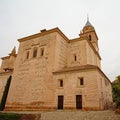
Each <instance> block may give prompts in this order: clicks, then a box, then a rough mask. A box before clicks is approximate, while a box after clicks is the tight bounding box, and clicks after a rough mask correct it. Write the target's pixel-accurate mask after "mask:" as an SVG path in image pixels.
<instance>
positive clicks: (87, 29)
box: [79, 17, 99, 52]
mask: <svg viewBox="0 0 120 120" xmlns="http://www.w3.org/2000/svg"><path fill="white" fill-rule="evenodd" d="M79 35H80V37H87V38H88V40H89V41H90V42H91V43H92V45H93V46H94V48H95V50H96V51H97V52H99V48H98V37H97V34H96V31H95V29H94V27H93V25H92V24H91V23H90V22H89V18H88V17H87V22H86V24H85V26H84V27H83V29H82V31H81V33H80V34H79Z"/></svg>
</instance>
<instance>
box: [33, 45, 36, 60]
mask: <svg viewBox="0 0 120 120" xmlns="http://www.w3.org/2000/svg"><path fill="white" fill-rule="evenodd" d="M35 57H37V48H36V47H35V48H34V49H33V58H35Z"/></svg>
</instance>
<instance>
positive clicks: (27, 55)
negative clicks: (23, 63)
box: [26, 51, 29, 59]
mask: <svg viewBox="0 0 120 120" xmlns="http://www.w3.org/2000/svg"><path fill="white" fill-rule="evenodd" d="M28 58H29V51H27V52H26V59H28Z"/></svg>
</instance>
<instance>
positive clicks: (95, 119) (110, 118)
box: [41, 110, 120, 120]
mask: <svg viewBox="0 0 120 120" xmlns="http://www.w3.org/2000/svg"><path fill="white" fill-rule="evenodd" d="M41 120H120V115H119V114H115V113H114V112H113V111H110V110H106V111H74V112H67V111H66V112H64V111H55V112H43V113H42V114H41Z"/></svg>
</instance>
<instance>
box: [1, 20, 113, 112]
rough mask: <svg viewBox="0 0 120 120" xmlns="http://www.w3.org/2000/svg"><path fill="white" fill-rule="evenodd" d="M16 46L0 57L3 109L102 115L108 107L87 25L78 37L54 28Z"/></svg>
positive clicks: (106, 84)
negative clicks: (8, 84) (83, 112)
mask: <svg viewBox="0 0 120 120" xmlns="http://www.w3.org/2000/svg"><path fill="white" fill-rule="evenodd" d="M18 41H19V49H18V53H17V54H16V49H15V48H14V49H13V50H12V51H11V53H10V54H9V55H8V56H5V57H2V64H1V68H0V100H1V99H2V96H3V93H4V89H5V85H6V83H7V79H8V78H9V76H12V79H11V84H10V87H9V92H8V95H7V99H6V104H5V108H4V110H6V111H14V110H17V111H18V110H21V111H22V110H57V109H63V110H76V109H83V110H104V109H107V108H109V107H110V106H111V103H112V91H111V82H110V80H109V78H108V77H107V76H106V75H105V74H104V72H103V71H102V70H101V57H100V54H99V47H98V36H97V34H96V31H95V28H94V26H93V25H92V24H91V23H90V22H89V19H88V20H87V22H86V24H85V26H84V27H83V29H82V31H81V32H80V34H79V37H78V38H75V39H72V40H70V39H68V38H67V37H66V36H65V35H64V34H63V32H62V31H61V30H60V29H59V28H53V29H50V30H46V29H43V30H41V31H40V32H39V33H37V34H34V35H31V36H27V37H24V38H21V39H18Z"/></svg>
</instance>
